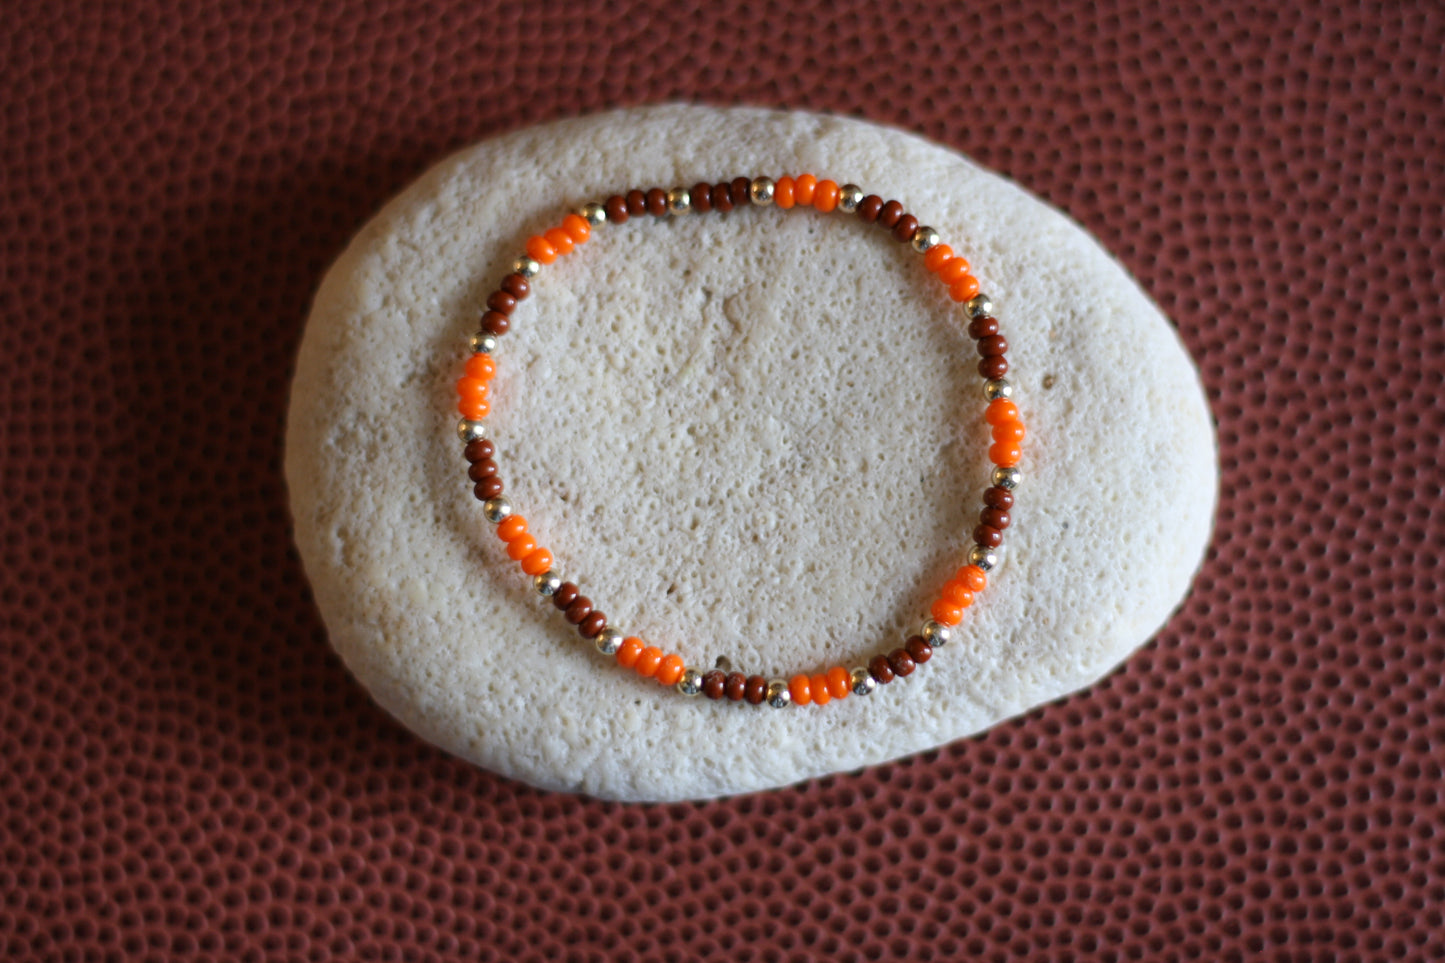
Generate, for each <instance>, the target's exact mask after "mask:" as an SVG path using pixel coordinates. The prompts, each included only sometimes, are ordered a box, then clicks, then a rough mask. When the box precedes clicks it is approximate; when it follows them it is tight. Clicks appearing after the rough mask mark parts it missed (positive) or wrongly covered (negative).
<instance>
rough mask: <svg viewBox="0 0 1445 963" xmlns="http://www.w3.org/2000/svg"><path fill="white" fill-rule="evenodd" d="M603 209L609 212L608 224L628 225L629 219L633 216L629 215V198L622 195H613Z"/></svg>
mask: <svg viewBox="0 0 1445 963" xmlns="http://www.w3.org/2000/svg"><path fill="white" fill-rule="evenodd" d="M602 207H603V209H604V210H605V211H607V223H608V224H626V223H627V219H628V217H630V216H631V215H630V214H628V213H627V198H625V197H623V196H622V195H621V194H613V195H612V196H611V197H609V198H607V203H606V204H603V205H602Z"/></svg>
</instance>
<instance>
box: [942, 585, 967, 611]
mask: <svg viewBox="0 0 1445 963" xmlns="http://www.w3.org/2000/svg"><path fill="white" fill-rule="evenodd" d="M938 597H939V598H941V599H943V600H944V601H945V602H947V603H948V604H949V605H952V606H954V607H955V608H960V609H966V608H968V607H969V606H970V605H972V604H973V592H972V591H970V589H969V588H968V586H967V585H964V584H963V583H962V582H960V581H959V580H958V579H952V580H951V581H948V582H944V583H943V589H942V590H941V591H940V592H939V593H938Z"/></svg>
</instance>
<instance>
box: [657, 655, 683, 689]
mask: <svg viewBox="0 0 1445 963" xmlns="http://www.w3.org/2000/svg"><path fill="white" fill-rule="evenodd" d="M686 668H687V666H686V665H685V664H684V663H683V661H682V656H680V655H678V654H677V653H675V652H674V653H673V654H671V655H665V656H663V657H662V661H661V662H659V663H658V665H657V672H656V673H654V674H653V678H655V679H656V680H657V681H658V682H661V683H662V684H663V685H677V680H678V679H681V678H682V673H683V670H685V669H686Z"/></svg>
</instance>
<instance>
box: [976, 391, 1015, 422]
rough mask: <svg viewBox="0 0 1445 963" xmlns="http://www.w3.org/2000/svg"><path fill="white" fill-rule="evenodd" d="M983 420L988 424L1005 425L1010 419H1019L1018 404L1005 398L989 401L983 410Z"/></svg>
mask: <svg viewBox="0 0 1445 963" xmlns="http://www.w3.org/2000/svg"><path fill="white" fill-rule="evenodd" d="M983 420H984V421H986V422H988V423H989V424H990V425H1006V424H1008V423H1009V422H1011V421H1020V420H1021V419H1020V418H1019V406H1018V405H1016V404H1014V403H1013V402H1012V401H1009V400H1008V399H1007V398H999V399H997V400H995V401H990V402H989V403H988V407H987V408H985V409H984V410H983Z"/></svg>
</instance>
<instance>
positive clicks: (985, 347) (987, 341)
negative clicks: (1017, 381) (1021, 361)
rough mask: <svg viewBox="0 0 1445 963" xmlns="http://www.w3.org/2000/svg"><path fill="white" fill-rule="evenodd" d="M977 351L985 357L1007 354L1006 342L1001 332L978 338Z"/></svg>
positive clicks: (1000, 356) (998, 356) (999, 356)
mask: <svg viewBox="0 0 1445 963" xmlns="http://www.w3.org/2000/svg"><path fill="white" fill-rule="evenodd" d="M978 353H979V354H981V355H983V356H984V357H985V358H1002V357H1003V356H1004V355H1006V354H1008V342H1007V341H1006V340H1004V336H1003V335H1001V334H991V335H989V336H988V337H986V338H979V339H978Z"/></svg>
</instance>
